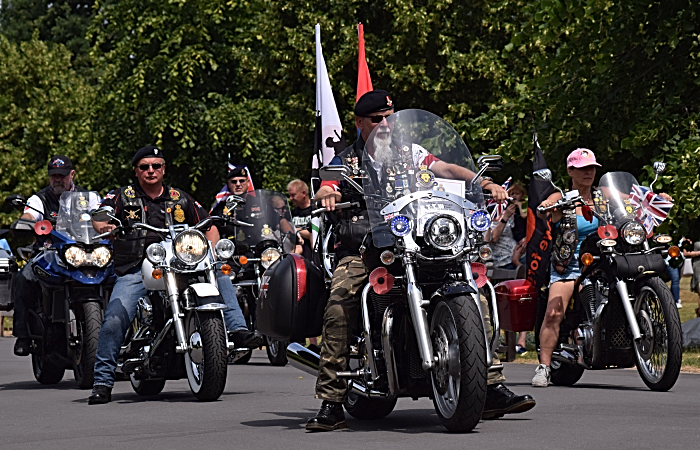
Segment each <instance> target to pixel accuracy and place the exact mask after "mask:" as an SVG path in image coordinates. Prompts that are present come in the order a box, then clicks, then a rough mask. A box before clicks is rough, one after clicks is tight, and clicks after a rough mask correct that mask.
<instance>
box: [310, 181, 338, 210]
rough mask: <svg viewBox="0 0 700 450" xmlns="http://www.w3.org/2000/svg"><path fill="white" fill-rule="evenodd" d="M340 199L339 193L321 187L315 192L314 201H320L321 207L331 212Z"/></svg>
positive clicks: (326, 187)
mask: <svg viewBox="0 0 700 450" xmlns="http://www.w3.org/2000/svg"><path fill="white" fill-rule="evenodd" d="M340 197H341V194H340V192H338V191H336V190H334V189H333V188H332V187H330V186H321V189H319V190H318V192H316V196H315V197H314V201H315V202H317V201H321V206H323V207H324V208H326V210H328V211H333V210H334V209H335V204H336V203H338V202H339V201H340Z"/></svg>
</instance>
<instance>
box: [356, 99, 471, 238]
mask: <svg viewBox="0 0 700 450" xmlns="http://www.w3.org/2000/svg"><path fill="white" fill-rule="evenodd" d="M362 162H363V178H362V189H363V193H364V197H365V201H366V203H367V208H368V212H369V218H370V225H371V227H372V229H373V230H376V229H377V227H380V226H384V227H387V226H389V220H390V219H391V218H392V216H395V215H397V214H392V215H387V214H382V213H381V212H380V211H381V210H382V209H384V208H385V207H387V206H388V205H390V204H398V205H401V204H402V203H401V202H397V200H399V199H401V198H402V197H406V196H408V195H410V194H413V193H416V192H425V191H433V192H434V191H442V192H444V193H447V194H450V195H449V199H447V198H445V197H444V196H443V197H437V196H432V197H430V198H428V197H422V198H417V199H415V200H414V201H410V202H408V203H407V204H406V205H404V206H403V208H401V210H400V212H399V213H398V214H400V215H402V216H405V217H407V218H408V220H409V221H410V222H411V223H412V224H411V227H412V229H413V232H414V235H416V236H422V235H423V230H424V227H425V224H426V223H427V221H428V220H429V219H430V218H432V217H434V216H435V215H436V214H449V215H453V216H455V217H456V218H458V220H460V222H463V220H464V217H465V214H468V213H469V211H467V210H476V209H483V208H484V206H483V204H484V195H483V191H482V189H481V186H479V184H478V183H474V184H472V180H473V179H474V176H475V175H476V172H477V169H476V165H475V164H474V160H473V158H472V155H471V153H470V151H469V148H468V147H467V145H466V144H465V143H464V141H463V140H462V138H461V137H460V136H459V134H458V133H457V131H455V129H454V128H452V126H451V125H450V124H449V123H447V122H446V121H445V120H443V119H442V118H440V117H438V116H436V115H435V114H432V113H430V112H427V111H423V110H418V109H408V110H403V111H399V112H397V113H395V114H392V115H390V116H388V117H387V118H386V121H382V122H381V123H379V124H378V125H377V126H376V127H375V128H374V130H373V131H372V133H371V134H370V136H369V138H368V139H367V142H366V143H365V152H364V155H363V159H362ZM408 199H410V197H409V198H408ZM464 200H467V202H466V203H465V202H464ZM406 201H407V199H404V202H406ZM465 205H466V206H467V207H466V208H465ZM465 209H466V210H465ZM373 237H374V241H375V242H374V243H375V245H377V246H378V247H381V246H384V243H383V242H380V241H378V239H380V237H379V235H378V234H377V233H376V232H375V234H374V235H373Z"/></svg>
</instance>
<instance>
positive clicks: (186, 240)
mask: <svg viewBox="0 0 700 450" xmlns="http://www.w3.org/2000/svg"><path fill="white" fill-rule="evenodd" d="M208 250H209V246H208V245H207V238H205V237H204V235H203V234H202V233H201V232H199V231H197V230H185V231H183V232H182V233H180V234H178V235H177V237H175V240H174V241H173V253H175V256H176V257H177V259H179V260H180V261H182V262H183V263H185V264H187V265H188V266H194V265H196V264H199V263H200V262H202V260H204V258H206V257H207V251H208Z"/></svg>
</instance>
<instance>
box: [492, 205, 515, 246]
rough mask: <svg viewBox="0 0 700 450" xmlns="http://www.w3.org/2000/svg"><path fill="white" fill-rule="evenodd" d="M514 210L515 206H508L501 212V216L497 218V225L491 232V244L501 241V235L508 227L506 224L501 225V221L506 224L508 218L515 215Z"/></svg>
mask: <svg viewBox="0 0 700 450" xmlns="http://www.w3.org/2000/svg"><path fill="white" fill-rule="evenodd" d="M516 208H517V206H516V205H514V204H510V205H508V207H507V208H506V210H505V211H503V214H501V217H499V218H498V223H497V224H496V226H495V227H494V228H493V230H492V231H491V242H493V243H494V244H495V243H497V242H498V241H499V240H500V239H501V235H502V234H503V231H504V230H505V229H506V227H507V226H508V224H507V223H503V221H504V220H505V221H506V222H508V219H510V217H511V216H512V215H513V214H515V209H516Z"/></svg>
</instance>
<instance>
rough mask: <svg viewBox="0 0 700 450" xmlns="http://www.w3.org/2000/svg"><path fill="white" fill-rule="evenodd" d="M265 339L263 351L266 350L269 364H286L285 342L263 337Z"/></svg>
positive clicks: (278, 365) (279, 365) (280, 365)
mask: <svg viewBox="0 0 700 450" xmlns="http://www.w3.org/2000/svg"><path fill="white" fill-rule="evenodd" d="M265 339H266V340H267V345H266V346H265V351H266V352H267V359H269V360H270V364H272V365H273V366H277V367H282V366H286V365H287V351H286V350H287V343H286V342H282V341H278V340H275V339H270V338H269V337H265ZM248 359H250V357H248Z"/></svg>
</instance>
